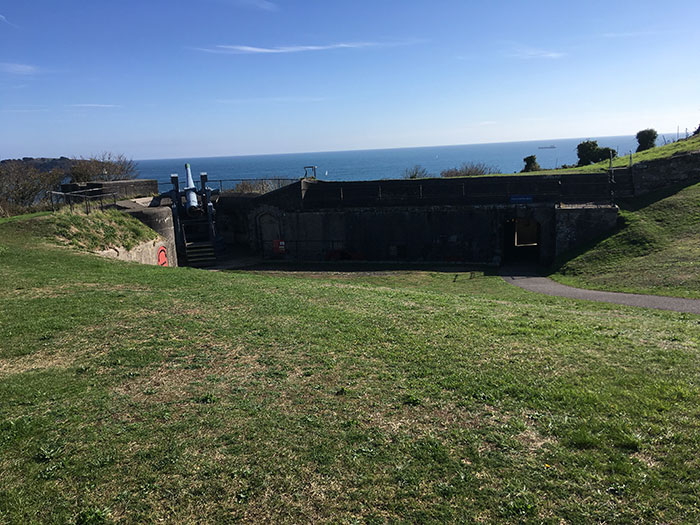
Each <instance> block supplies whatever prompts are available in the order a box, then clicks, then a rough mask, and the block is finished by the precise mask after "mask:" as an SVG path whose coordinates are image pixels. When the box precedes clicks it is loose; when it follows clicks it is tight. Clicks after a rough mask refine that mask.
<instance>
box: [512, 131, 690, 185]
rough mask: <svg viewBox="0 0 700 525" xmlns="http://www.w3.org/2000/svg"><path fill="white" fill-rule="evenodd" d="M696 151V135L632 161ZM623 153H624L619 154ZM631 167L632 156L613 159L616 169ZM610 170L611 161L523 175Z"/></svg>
mask: <svg viewBox="0 0 700 525" xmlns="http://www.w3.org/2000/svg"><path fill="white" fill-rule="evenodd" d="M694 151H700V135H695V136H692V137H689V138H687V139H684V140H679V141H677V142H671V143H670V144H666V145H664V146H657V147H655V148H652V149H648V150H646V151H641V152H639V153H633V154H632V158H631V161H632V163H634V164H637V163H639V162H649V161H652V160H659V159H666V158H669V157H672V156H673V155H680V154H682V153H690V152H694ZM619 153H622V152H619ZM629 165H630V156H629V155H623V156H621V157H616V158H614V159H613V167H614V168H624V167H626V166H629ZM608 168H610V161H609V160H604V161H602V162H598V163H596V164H589V165H588V166H579V167H575V168H560V169H556V170H542V171H532V172H529V173H523V175H558V174H561V173H600V172H603V171H606V170H607V169H608Z"/></svg>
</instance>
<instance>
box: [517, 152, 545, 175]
mask: <svg viewBox="0 0 700 525" xmlns="http://www.w3.org/2000/svg"><path fill="white" fill-rule="evenodd" d="M523 162H524V163H525V167H524V168H523V169H522V171H521V172H520V173H526V172H528V171H539V170H541V169H542V168H540V165H539V164H538V162H537V156H536V155H530V156H528V157H525V158H524V159H523Z"/></svg>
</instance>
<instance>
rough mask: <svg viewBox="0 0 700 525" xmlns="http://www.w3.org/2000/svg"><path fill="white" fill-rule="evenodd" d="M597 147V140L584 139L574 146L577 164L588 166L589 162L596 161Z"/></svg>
mask: <svg viewBox="0 0 700 525" xmlns="http://www.w3.org/2000/svg"><path fill="white" fill-rule="evenodd" d="M599 149H600V148H599V147H598V141H597V140H584V141H583V142H581V143H580V144H579V145H578V146H576V153H577V154H578V165H579V166H588V165H589V164H593V163H594V162H598V156H597V152H598V150H599Z"/></svg>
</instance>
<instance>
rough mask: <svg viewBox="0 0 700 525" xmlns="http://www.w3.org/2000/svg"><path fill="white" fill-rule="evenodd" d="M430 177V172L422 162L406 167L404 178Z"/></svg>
mask: <svg viewBox="0 0 700 525" xmlns="http://www.w3.org/2000/svg"><path fill="white" fill-rule="evenodd" d="M427 177H430V173H428V170H426V169H425V168H424V167H423V166H421V165H420V164H416V165H415V166H413V167H412V168H406V169H405V170H404V172H403V178H404V179H425V178H427Z"/></svg>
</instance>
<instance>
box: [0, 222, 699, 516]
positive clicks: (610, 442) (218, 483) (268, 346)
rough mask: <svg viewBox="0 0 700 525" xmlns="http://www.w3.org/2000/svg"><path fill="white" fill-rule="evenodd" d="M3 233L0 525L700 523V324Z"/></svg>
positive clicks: (510, 292)
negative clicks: (104, 254)
mask: <svg viewBox="0 0 700 525" xmlns="http://www.w3.org/2000/svg"><path fill="white" fill-rule="evenodd" d="M52 229H55V225H54V226H52V222H51V221H50V220H49V219H47V218H46V217H38V218H32V219H28V220H13V221H5V222H3V223H0V301H2V309H0V333H1V334H2V336H1V339H0V341H2V342H1V343H0V480H2V483H0V522H2V523H39V522H41V523H67V522H72V523H102V522H112V521H114V522H121V523H143V522H155V521H165V522H198V523H201V522H212V523H221V522H228V521H236V520H239V521H244V522H256V523H257V522H273V523H278V522H311V521H314V522H316V521H318V522H333V523H358V522H367V523H385V522H405V523H430V522H433V523H444V522H469V521H481V522H486V523H493V522H537V523H542V522H544V523H561V522H562V521H563V522H576V523H590V522H605V523H636V522H639V521H653V522H663V523H692V522H698V521H700V507H699V504H700V478H699V477H698V471H699V469H700V456H699V455H698V453H697V452H698V450H699V448H700V404H699V403H698V401H699V395H698V394H699V393H700V359H699V357H700V317H698V316H693V315H689V314H678V313H673V312H662V311H652V310H643V309H635V308H629V307H622V306H615V305H602V304H593V303H587V302H577V301H572V300H568V299H560V298H553V297H545V296H539V295H535V294H532V293H529V292H526V291H524V290H521V289H519V288H516V287H512V286H509V285H507V284H505V283H504V282H503V281H502V280H500V279H499V278H497V277H492V276H484V275H483V274H479V273H470V272H449V273H447V272H444V273H443V272H413V271H411V272H394V273H360V272H358V273H340V272H338V273H332V272H327V273H303V272H288V273H285V272H268V273H262V272H259V273H255V272H233V273H224V272H219V273H216V272H206V271H201V270H194V269H189V268H175V269H173V268H160V267H147V266H139V265H137V264H132V263H124V262H121V261H115V260H109V259H101V258H98V257H96V256H92V255H87V254H82V253H79V252H78V251H77V250H74V249H71V248H68V247H59V246H55V245H54V244H52V242H51V241H50V232H51V231H52Z"/></svg>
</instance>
